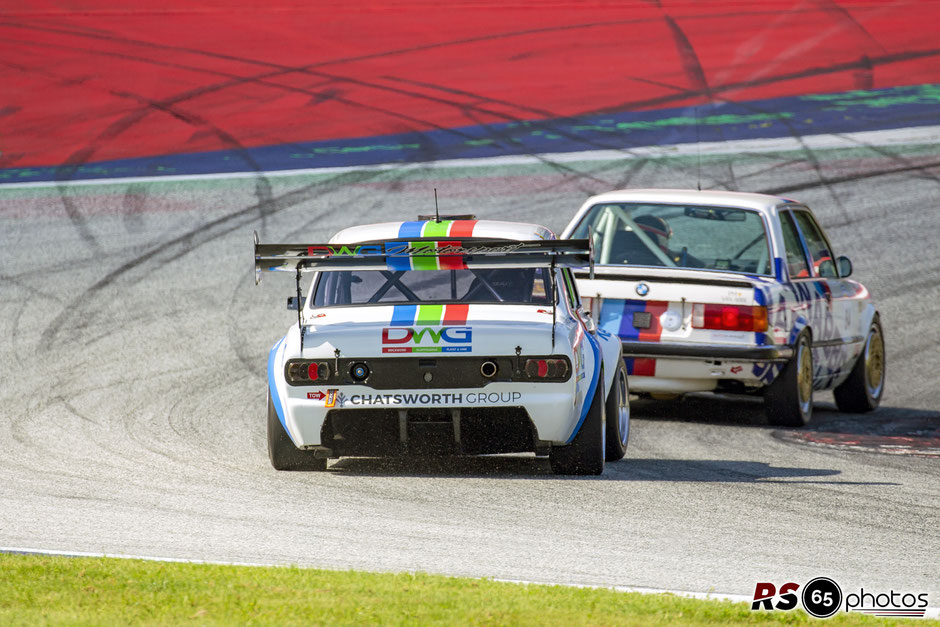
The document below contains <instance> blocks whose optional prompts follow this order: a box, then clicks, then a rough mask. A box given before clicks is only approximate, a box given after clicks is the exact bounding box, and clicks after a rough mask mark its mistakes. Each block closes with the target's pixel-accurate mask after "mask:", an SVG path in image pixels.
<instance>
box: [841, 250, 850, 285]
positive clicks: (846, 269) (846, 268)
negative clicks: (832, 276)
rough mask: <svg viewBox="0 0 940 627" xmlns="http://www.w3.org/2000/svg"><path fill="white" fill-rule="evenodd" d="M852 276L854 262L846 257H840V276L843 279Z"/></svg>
mask: <svg viewBox="0 0 940 627" xmlns="http://www.w3.org/2000/svg"><path fill="white" fill-rule="evenodd" d="M851 275H852V262H851V261H850V260H849V258H848V257H846V256H845V255H840V256H839V276H840V277H842V278H843V279H844V278H845V277H847V276H851Z"/></svg>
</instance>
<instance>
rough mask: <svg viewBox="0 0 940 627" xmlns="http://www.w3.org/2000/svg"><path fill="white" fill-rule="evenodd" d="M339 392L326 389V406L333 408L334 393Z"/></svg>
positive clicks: (334, 401) (334, 405)
mask: <svg viewBox="0 0 940 627" xmlns="http://www.w3.org/2000/svg"><path fill="white" fill-rule="evenodd" d="M338 393H339V390H337V389H335V388H334V389H332V390H327V391H326V407H329V408H333V407H336V395H337V394H338Z"/></svg>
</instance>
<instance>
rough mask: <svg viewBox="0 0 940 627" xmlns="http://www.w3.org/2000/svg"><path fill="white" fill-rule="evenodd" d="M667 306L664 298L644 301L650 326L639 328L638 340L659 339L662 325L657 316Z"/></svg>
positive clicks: (656, 340) (651, 340)
mask: <svg viewBox="0 0 940 627" xmlns="http://www.w3.org/2000/svg"><path fill="white" fill-rule="evenodd" d="M668 307H669V303H667V302H666V301H664V300H649V301H646V311H648V312H649V314H650V327H649V328H648V329H641V330H640V332H639V340H640V341H641V342H658V341H659V336H661V335H662V334H663V325H662V324H660V322H659V317H660V316H661V315H662V314H663V312H665V311H666V309H667V308H668ZM637 361H639V360H637ZM643 361H646V360H643ZM654 362H655V360H654ZM654 370H655V363H654ZM650 376H652V375H650Z"/></svg>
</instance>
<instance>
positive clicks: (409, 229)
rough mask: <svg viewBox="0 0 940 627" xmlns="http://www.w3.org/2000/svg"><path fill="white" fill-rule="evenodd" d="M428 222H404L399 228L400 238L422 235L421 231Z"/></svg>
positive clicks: (412, 237)
mask: <svg viewBox="0 0 940 627" xmlns="http://www.w3.org/2000/svg"><path fill="white" fill-rule="evenodd" d="M425 224H427V223H426V222H402V223H401V227H400V228H399V229H398V239H414V238H417V237H421V231H422V230H423V229H424V225H425Z"/></svg>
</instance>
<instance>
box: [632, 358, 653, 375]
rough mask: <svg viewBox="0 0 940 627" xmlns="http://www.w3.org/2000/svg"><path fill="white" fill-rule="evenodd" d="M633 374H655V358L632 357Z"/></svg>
mask: <svg viewBox="0 0 940 627" xmlns="http://www.w3.org/2000/svg"><path fill="white" fill-rule="evenodd" d="M633 376H635V377H655V376H656V360H655V359H641V358H637V359H634V360H633Z"/></svg>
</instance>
